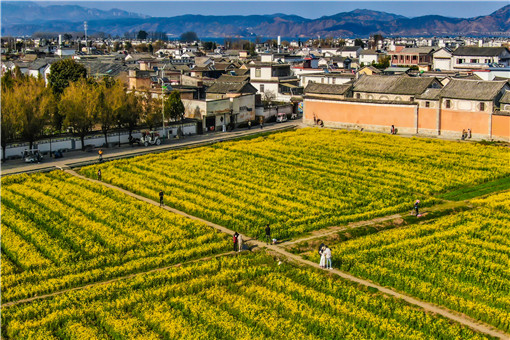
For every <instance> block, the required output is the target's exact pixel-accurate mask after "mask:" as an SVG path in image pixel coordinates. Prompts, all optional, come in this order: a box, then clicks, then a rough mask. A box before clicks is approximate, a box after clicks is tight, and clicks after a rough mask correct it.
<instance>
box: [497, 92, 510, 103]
mask: <svg viewBox="0 0 510 340" xmlns="http://www.w3.org/2000/svg"><path fill="white" fill-rule="evenodd" d="M499 101H500V102H501V103H505V104H510V90H506V91H505V94H504V95H503V97H501V99H500V100H499Z"/></svg>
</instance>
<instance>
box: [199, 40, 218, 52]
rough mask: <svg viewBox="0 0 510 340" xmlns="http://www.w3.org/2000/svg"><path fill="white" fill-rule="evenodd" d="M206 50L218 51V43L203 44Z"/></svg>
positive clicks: (208, 42)
mask: <svg viewBox="0 0 510 340" xmlns="http://www.w3.org/2000/svg"><path fill="white" fill-rule="evenodd" d="M202 46H203V48H204V50H206V51H213V50H215V49H216V43H215V42H213V41H205V42H203V43H202Z"/></svg>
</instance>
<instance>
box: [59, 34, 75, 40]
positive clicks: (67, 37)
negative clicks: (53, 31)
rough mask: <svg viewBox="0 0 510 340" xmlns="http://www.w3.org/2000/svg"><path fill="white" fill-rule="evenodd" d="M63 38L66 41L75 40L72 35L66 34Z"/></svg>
mask: <svg viewBox="0 0 510 340" xmlns="http://www.w3.org/2000/svg"><path fill="white" fill-rule="evenodd" d="M62 38H64V40H71V39H72V38H73V36H72V34H69V33H65V34H64V35H63V36H62Z"/></svg>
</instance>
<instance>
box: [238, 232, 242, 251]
mask: <svg viewBox="0 0 510 340" xmlns="http://www.w3.org/2000/svg"><path fill="white" fill-rule="evenodd" d="M237 245H238V247H239V250H238V252H241V250H243V235H241V234H239V236H238V237H237Z"/></svg>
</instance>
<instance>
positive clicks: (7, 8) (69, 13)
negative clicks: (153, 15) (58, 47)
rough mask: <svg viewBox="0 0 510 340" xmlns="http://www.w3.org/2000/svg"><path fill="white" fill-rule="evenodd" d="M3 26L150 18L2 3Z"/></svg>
mask: <svg viewBox="0 0 510 340" xmlns="http://www.w3.org/2000/svg"><path fill="white" fill-rule="evenodd" d="M1 8H2V26H3V25H13V24H26V23H31V24H41V23H43V22H46V21H52V20H59V21H67V22H76V21H81V22H83V21H85V20H100V19H121V18H138V19H145V18H148V17H149V16H147V15H141V14H136V13H130V12H126V11H123V10H120V9H111V10H109V11H102V10H99V9H94V8H85V7H81V6H76V5H50V6H40V5H38V4H37V3H35V2H30V1H16V2H13V1H2V3H1Z"/></svg>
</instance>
